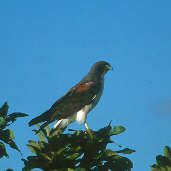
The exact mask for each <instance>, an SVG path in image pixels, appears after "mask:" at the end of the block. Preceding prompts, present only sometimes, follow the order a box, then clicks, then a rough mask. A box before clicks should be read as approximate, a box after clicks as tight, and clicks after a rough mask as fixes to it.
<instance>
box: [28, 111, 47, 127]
mask: <svg viewBox="0 0 171 171" xmlns="http://www.w3.org/2000/svg"><path fill="white" fill-rule="evenodd" d="M49 115H50V112H49V110H48V111H46V112H44V113H42V114H41V115H40V116H38V117H36V118H33V119H32V120H31V121H30V122H29V123H28V124H29V126H32V125H35V124H38V123H40V122H45V121H48V120H49V119H50V117H49Z"/></svg>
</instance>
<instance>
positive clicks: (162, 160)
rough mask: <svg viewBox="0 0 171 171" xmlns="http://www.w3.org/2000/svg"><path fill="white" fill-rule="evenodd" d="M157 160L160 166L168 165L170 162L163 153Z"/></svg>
mask: <svg viewBox="0 0 171 171" xmlns="http://www.w3.org/2000/svg"><path fill="white" fill-rule="evenodd" d="M156 162H157V164H158V165H159V166H166V165H169V164H170V161H169V159H168V158H167V157H165V156H162V155H158V156H156Z"/></svg>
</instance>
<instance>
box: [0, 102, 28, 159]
mask: <svg viewBox="0 0 171 171" xmlns="http://www.w3.org/2000/svg"><path fill="white" fill-rule="evenodd" d="M8 109H9V106H8V103H7V102H5V103H4V104H3V105H2V107H1V108H0V158H2V157H4V156H5V157H7V158H9V155H8V153H7V151H6V147H5V144H4V143H6V144H8V145H9V146H10V147H11V148H13V149H15V150H17V151H18V152H20V153H21V151H20V149H19V148H18V146H17V144H16V143H15V141H14V139H15V136H14V133H13V131H12V130H11V129H8V126H9V125H11V124H13V123H14V122H15V121H16V119H17V118H19V117H25V116H28V115H27V114H25V113H11V114H8Z"/></svg>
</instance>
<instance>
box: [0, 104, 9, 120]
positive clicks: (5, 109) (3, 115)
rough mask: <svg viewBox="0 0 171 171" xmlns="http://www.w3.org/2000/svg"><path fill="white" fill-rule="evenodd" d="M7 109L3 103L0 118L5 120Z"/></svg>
mask: <svg viewBox="0 0 171 171" xmlns="http://www.w3.org/2000/svg"><path fill="white" fill-rule="evenodd" d="M8 109H9V106H8V103H7V102H5V103H4V104H3V105H2V107H1V108H0V116H2V117H4V118H5V117H6V116H7V114H8Z"/></svg>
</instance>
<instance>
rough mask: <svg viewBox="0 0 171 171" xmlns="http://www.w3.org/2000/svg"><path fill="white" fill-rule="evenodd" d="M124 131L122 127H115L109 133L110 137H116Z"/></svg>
mask: <svg viewBox="0 0 171 171" xmlns="http://www.w3.org/2000/svg"><path fill="white" fill-rule="evenodd" d="M125 130H126V129H125V128H124V127H123V126H115V127H114V128H113V129H112V130H111V131H110V136H111V135H117V134H120V133H122V132H124V131H125Z"/></svg>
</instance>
